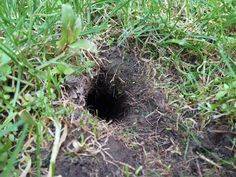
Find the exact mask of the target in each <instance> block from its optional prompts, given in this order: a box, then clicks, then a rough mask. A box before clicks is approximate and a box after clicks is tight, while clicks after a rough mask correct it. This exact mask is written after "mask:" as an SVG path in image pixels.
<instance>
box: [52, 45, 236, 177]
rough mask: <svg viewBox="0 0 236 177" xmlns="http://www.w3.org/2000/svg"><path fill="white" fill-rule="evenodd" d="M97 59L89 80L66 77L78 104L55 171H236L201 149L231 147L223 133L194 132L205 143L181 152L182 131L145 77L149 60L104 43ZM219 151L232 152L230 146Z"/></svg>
mask: <svg viewBox="0 0 236 177" xmlns="http://www.w3.org/2000/svg"><path fill="white" fill-rule="evenodd" d="M152 62H153V61H152ZM99 63H100V68H99V70H98V72H97V74H96V76H95V77H94V78H93V79H89V78H88V77H86V76H81V77H71V78H69V79H68V80H67V95H68V100H69V101H71V102H73V103H74V104H75V105H77V110H76V111H75V113H74V114H73V115H72V116H71V118H70V121H69V122H68V124H69V126H70V132H69V134H68V136H67V139H66V141H65V142H64V143H63V146H62V148H61V150H60V153H59V155H58V157H57V161H56V165H55V167H56V174H57V175H61V176H63V177H64V176H65V177H87V176H88V177H90V176H91V177H105V176H117V177H121V176H205V175H208V174H209V175H214V176H224V175H226V174H227V176H234V175H235V171H232V169H225V168H223V167H221V166H217V164H216V163H215V162H214V160H215V159H214V158H212V159H209V157H207V156H206V155H205V152H203V149H204V150H205V149H210V150H212V149H214V151H215V152H216V153H218V152H219V151H220V150H221V149H222V148H225V146H226V145H227V147H230V145H231V144H227V143H230V142H229V141H228V140H224V138H223V136H220V137H218V136H217V137H218V138H219V139H217V137H216V138H215V137H214V136H215V134H217V133H216V132H211V133H210V134H206V133H204V134H203V135H202V136H201V135H199V136H200V137H202V138H203V140H204V141H209V142H204V141H203V142H204V143H205V144H202V145H201V144H200V145H196V144H195V143H192V144H191V143H189V148H188V153H187V155H186V154H185V151H186V136H187V135H186V133H184V132H183V131H181V130H180V129H178V130H177V128H176V116H175V113H174V112H172V111H171V108H169V106H168V102H167V96H166V95H165V93H163V91H161V90H159V89H157V88H155V87H154V84H153V83H152V81H151V79H150V78H149V76H150V72H149V70H148V68H150V66H152V65H153V64H154V63H151V61H144V60H142V58H141V57H140V56H139V54H138V53H136V52H134V51H132V52H124V50H122V49H119V48H110V49H109V48H106V47H104V48H103V50H102V52H101V53H100V61H99ZM97 110H98V111H97ZM88 111H89V112H90V113H88ZM97 116H98V117H99V118H96V117H97ZM206 135H207V136H206ZM211 136H213V137H214V138H213V137H211ZM212 141H215V142H214V143H213V142H212ZM224 141H226V142H224ZM219 143H221V144H220V145H219ZM202 147H204V148H203V149H202ZM215 148H219V149H215ZM219 153H222V155H223V156H225V153H229V154H228V156H231V155H232V151H230V150H229V151H227V152H226V151H225V152H219ZM212 168H213V169H214V170H212V171H209V170H208V169H212ZM211 172H212V173H214V174H211ZM215 173H217V174H215Z"/></svg>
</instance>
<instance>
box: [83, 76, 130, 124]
mask: <svg viewBox="0 0 236 177" xmlns="http://www.w3.org/2000/svg"><path fill="white" fill-rule="evenodd" d="M125 102H126V96H125V92H124V91H123V90H122V86H121V83H120V82H119V81H118V79H115V80H114V81H113V82H111V77H110V76H107V75H106V72H101V73H100V74H99V75H97V76H96V77H95V78H94V80H93V82H92V86H91V89H90V91H89V93H88V95H87V98H86V107H87V109H88V110H89V112H90V113H91V114H93V115H96V116H98V117H99V118H101V119H104V120H106V121H110V120H120V119H121V118H122V117H123V116H124V114H125V110H126V104H125Z"/></svg>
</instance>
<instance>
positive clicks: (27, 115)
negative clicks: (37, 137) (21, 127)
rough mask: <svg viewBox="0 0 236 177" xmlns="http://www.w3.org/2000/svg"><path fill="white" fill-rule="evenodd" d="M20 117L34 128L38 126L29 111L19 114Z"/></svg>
mask: <svg viewBox="0 0 236 177" xmlns="http://www.w3.org/2000/svg"><path fill="white" fill-rule="evenodd" d="M19 116H20V118H21V119H23V120H24V121H25V122H27V123H28V124H29V125H31V126H34V125H35V124H36V122H35V120H34V119H33V118H32V116H31V115H30V113H28V111H26V110H22V111H21V112H20V113H19Z"/></svg>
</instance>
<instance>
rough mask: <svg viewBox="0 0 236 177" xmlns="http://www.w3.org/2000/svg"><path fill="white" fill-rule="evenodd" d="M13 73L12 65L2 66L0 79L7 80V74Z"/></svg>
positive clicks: (0, 67)
mask: <svg viewBox="0 0 236 177" xmlns="http://www.w3.org/2000/svg"><path fill="white" fill-rule="evenodd" d="M9 74H11V67H10V66H8V65H3V66H0V81H6V80H7V78H6V76H7V75H9Z"/></svg>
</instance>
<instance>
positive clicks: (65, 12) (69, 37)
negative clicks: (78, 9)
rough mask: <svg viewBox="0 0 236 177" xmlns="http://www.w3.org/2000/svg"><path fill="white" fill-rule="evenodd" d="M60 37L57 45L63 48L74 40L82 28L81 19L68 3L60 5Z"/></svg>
mask: <svg viewBox="0 0 236 177" xmlns="http://www.w3.org/2000/svg"><path fill="white" fill-rule="evenodd" d="M61 20H62V37H61V40H60V41H59V47H61V48H63V47H64V46H65V45H67V44H71V43H73V42H75V41H76V39H77V37H78V36H79V34H80V32H81V29H82V21H81V19H80V17H77V15H76V13H75V12H74V11H73V9H72V6H71V5H69V4H63V5H62V17H61Z"/></svg>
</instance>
